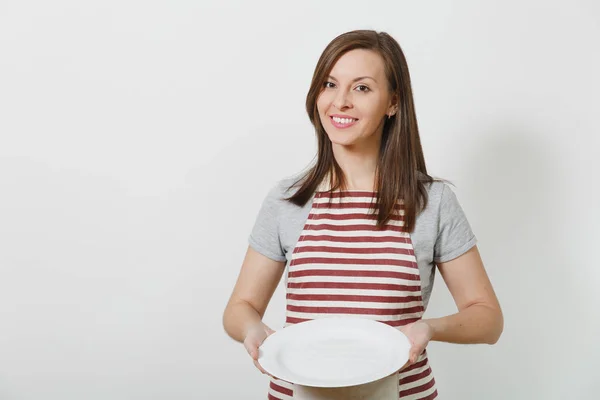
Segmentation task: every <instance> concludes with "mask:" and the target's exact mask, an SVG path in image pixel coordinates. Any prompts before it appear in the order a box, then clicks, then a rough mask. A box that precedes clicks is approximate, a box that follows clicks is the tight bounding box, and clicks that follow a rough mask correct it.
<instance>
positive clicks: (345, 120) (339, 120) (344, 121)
mask: <svg viewBox="0 0 600 400" xmlns="http://www.w3.org/2000/svg"><path fill="white" fill-rule="evenodd" d="M333 120H334V121H335V122H337V123H338V124H349V123H351V122H352V121H354V119H353V118H338V117H333Z"/></svg>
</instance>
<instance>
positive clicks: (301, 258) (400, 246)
mask: <svg viewBox="0 0 600 400" xmlns="http://www.w3.org/2000/svg"><path fill="white" fill-rule="evenodd" d="M374 199H375V193H374V192H367V191H344V192H339V191H338V192H334V193H327V192H321V191H318V192H317V193H316V194H315V197H314V200H313V204H312V208H311V210H310V213H309V216H308V220H307V222H306V224H305V225H304V229H303V230H302V233H301V235H300V238H299V240H298V243H297V244H296V247H295V248H294V251H293V254H292V259H291V261H290V265H289V269H288V275H287V295H286V303H287V311H286V323H285V326H289V325H292V324H297V323H301V322H304V321H309V320H313V319H318V318H324V317H328V316H334V315H335V316H340V315H352V316H358V317H361V318H369V319H373V320H376V321H379V322H383V323H385V324H388V325H391V326H394V327H399V326H403V325H407V324H409V323H411V322H415V321H418V320H419V319H421V317H422V316H423V313H424V311H425V310H424V307H423V299H422V297H421V281H420V276H419V268H418V265H417V260H416V257H415V252H414V249H413V245H412V242H411V239H410V235H409V234H408V233H407V232H404V231H403V225H404V222H403V215H404V211H403V209H402V202H401V201H400V202H399V203H398V204H397V206H396V209H397V210H398V213H397V215H394V216H393V217H392V219H391V220H390V221H389V222H388V224H387V225H386V226H385V228H384V229H382V230H379V229H377V227H376V216H375V215H374V214H373V213H372V212H369V208H370V207H371V202H372V201H374ZM330 201H332V203H331V204H330V203H329V202H330ZM399 388H400V389H399V393H398V398H399V399H402V400H409V399H411V400H412V399H415V400H416V399H433V398H435V397H437V394H438V393H437V389H436V386H435V379H434V378H433V375H432V373H431V368H430V366H429V362H428V359H427V353H426V352H423V354H421V356H420V357H419V358H418V360H417V362H416V363H415V364H413V365H411V366H410V367H408V368H407V369H405V370H403V371H401V372H400V373H399ZM268 398H269V399H270V400H287V399H293V398H294V385H292V384H290V383H288V382H285V381H281V380H277V379H272V380H271V383H270V387H269V395H268Z"/></svg>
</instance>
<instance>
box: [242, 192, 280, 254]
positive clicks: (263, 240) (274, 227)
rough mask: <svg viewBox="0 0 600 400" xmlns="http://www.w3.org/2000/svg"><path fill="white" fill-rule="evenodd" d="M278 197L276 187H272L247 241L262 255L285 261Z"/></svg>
mask: <svg viewBox="0 0 600 400" xmlns="http://www.w3.org/2000/svg"><path fill="white" fill-rule="evenodd" d="M279 197H281V195H280V191H279V190H278V187H277V186H276V187H273V188H272V189H271V190H270V191H269V193H268V194H267V196H266V197H265V199H264V200H263V202H262V205H261V207H260V210H259V211H258V215H257V216H256V220H255V222H254V226H253V227H252V232H251V233H250V236H249V237H248V242H249V244H250V246H251V247H252V248H253V249H254V250H256V251H258V252H259V253H261V254H262V255H264V256H266V257H268V258H270V259H272V260H275V261H286V257H285V253H284V251H283V248H282V246H281V240H280V237H279V219H278V214H279V213H278V205H279V202H280V201H281V200H280V198H279Z"/></svg>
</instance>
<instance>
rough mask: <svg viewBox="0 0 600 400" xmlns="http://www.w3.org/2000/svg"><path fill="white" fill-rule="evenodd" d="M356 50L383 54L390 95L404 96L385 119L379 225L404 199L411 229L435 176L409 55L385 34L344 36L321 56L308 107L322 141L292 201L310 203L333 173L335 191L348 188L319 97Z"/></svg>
mask: <svg viewBox="0 0 600 400" xmlns="http://www.w3.org/2000/svg"><path fill="white" fill-rule="evenodd" d="M355 49H366V50H372V51H375V52H376V53H377V54H379V55H380V56H381V57H382V58H383V61H384V65H385V74H386V77H387V80H388V87H389V90H390V94H391V95H392V97H394V95H395V97H396V98H397V100H398V111H397V112H396V114H395V115H394V116H392V117H391V118H389V119H387V118H386V121H385V123H384V127H383V135H382V139H381V148H380V150H379V160H378V163H377V170H376V179H375V185H376V186H375V191H376V192H377V194H376V204H377V226H378V227H380V228H381V227H382V226H383V225H385V224H386V223H387V222H388V221H389V220H390V218H391V217H392V216H393V214H394V212H395V207H394V206H395V205H396V204H397V202H398V201H399V200H402V201H403V203H404V213H405V214H404V229H405V231H407V232H411V231H412V230H413V229H414V226H415V222H416V216H417V213H418V212H419V211H420V210H421V209H422V208H424V207H425V206H426V205H427V190H426V188H425V183H430V182H432V181H433V180H434V179H433V178H432V177H431V176H429V175H428V174H427V168H426V166H425V158H424V156H423V149H422V147H421V140H420V138H419V129H418V126H417V118H416V113H415V106H414V101H413V95H412V89H411V84H410V75H409V72H408V65H407V63H406V58H405V57H404V53H403V52H402V49H401V48H400V45H399V44H398V42H396V40H395V39H394V38H392V37H391V36H390V35H389V34H387V33H385V32H379V33H378V32H376V31H372V30H357V31H352V32H347V33H344V34H341V35H340V36H338V37H336V38H335V39H333V40H332V41H331V42H330V43H329V44H328V45H327V47H326V48H325V50H324V51H323V53H322V54H321V57H320V58H319V61H318V62H317V65H316V67H315V71H314V74H313V78H312V82H311V85H310V89H309V90H308V94H307V96H306V111H307V112H308V117H309V118H310V122H311V123H312V124H313V126H314V127H315V133H316V136H317V141H318V150H317V155H316V159H317V160H316V163H315V164H314V165H313V166H312V167H311V168H310V169H309V170H308V171H306V172H305V173H304V174H303V176H301V177H300V178H299V179H298V180H296V182H295V183H294V184H293V185H292V187H298V186H299V189H298V190H297V191H296V192H295V193H294V194H293V195H292V196H291V197H289V198H287V199H286V200H288V201H290V202H292V203H294V204H296V205H298V206H304V205H305V204H306V203H307V202H308V201H309V200H310V199H311V197H312V196H313V195H314V193H315V192H316V191H317V189H318V188H319V185H320V184H321V183H322V182H323V180H324V179H326V178H327V177H329V191H330V192H331V191H335V190H337V189H342V190H344V189H346V180H345V177H344V174H343V171H342V169H341V167H340V166H339V164H338V163H337V162H336V160H335V158H334V155H333V150H332V144H331V141H330V140H329V137H328V136H327V133H326V132H325V129H324V128H323V125H322V124H321V119H320V117H319V112H318V110H317V98H318V97H319V95H320V94H321V92H322V90H323V88H324V85H325V82H326V81H327V77H328V76H329V73H330V72H331V70H332V69H333V66H334V65H335V63H336V62H337V60H338V59H339V58H340V57H341V56H342V55H344V54H345V53H347V52H348V51H351V50H355ZM290 189H291V187H290Z"/></svg>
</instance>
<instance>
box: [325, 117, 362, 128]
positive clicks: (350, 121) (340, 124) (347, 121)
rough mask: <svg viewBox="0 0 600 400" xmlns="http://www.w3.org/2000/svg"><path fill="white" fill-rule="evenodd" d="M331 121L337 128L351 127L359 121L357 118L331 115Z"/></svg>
mask: <svg viewBox="0 0 600 400" xmlns="http://www.w3.org/2000/svg"><path fill="white" fill-rule="evenodd" d="M329 119H330V120H331V123H332V124H333V126H335V127H336V128H340V129H343V128H349V127H351V126H352V125H354V124H355V123H356V121H358V120H357V119H356V118H338V117H329Z"/></svg>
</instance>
